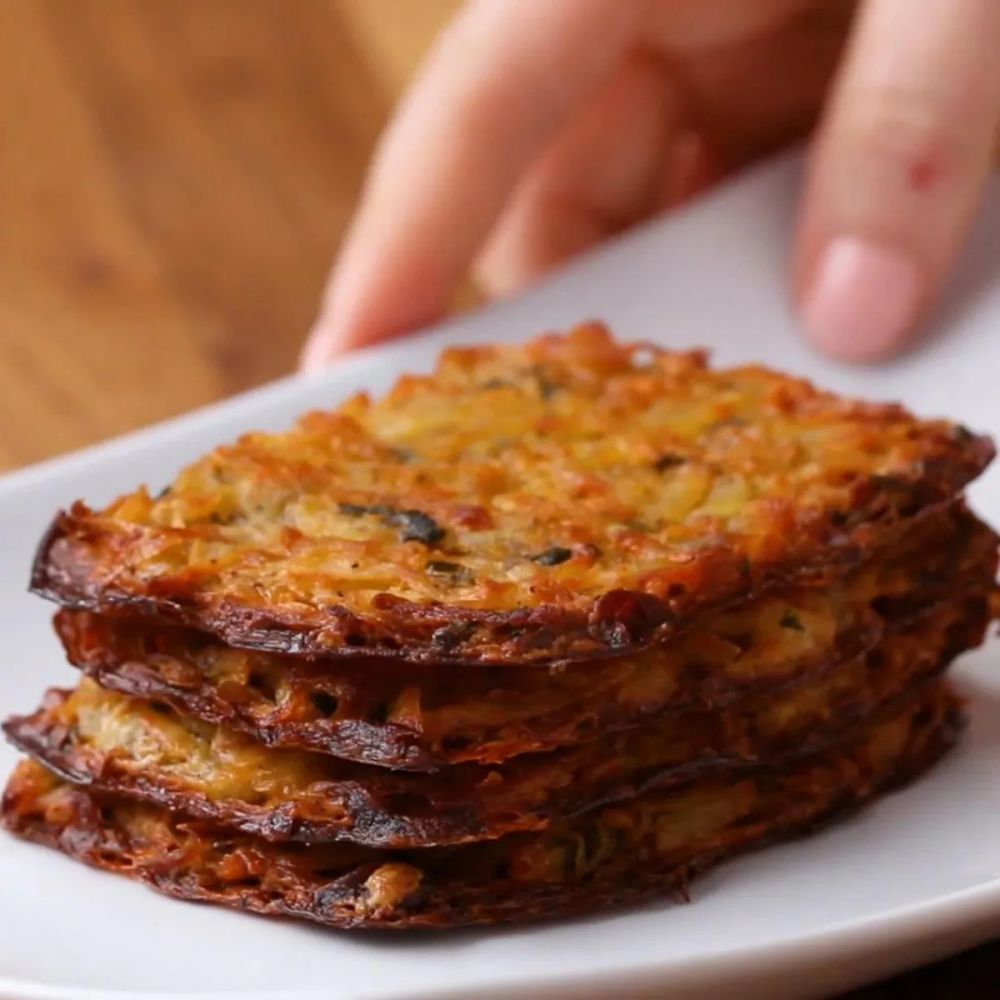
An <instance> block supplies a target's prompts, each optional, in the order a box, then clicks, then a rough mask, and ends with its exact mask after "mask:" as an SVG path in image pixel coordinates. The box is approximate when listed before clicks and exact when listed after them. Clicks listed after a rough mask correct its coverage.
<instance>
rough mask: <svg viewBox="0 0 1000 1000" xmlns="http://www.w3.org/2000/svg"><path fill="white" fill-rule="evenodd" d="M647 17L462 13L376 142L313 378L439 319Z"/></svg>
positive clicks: (553, 0) (633, 10)
mask: <svg viewBox="0 0 1000 1000" xmlns="http://www.w3.org/2000/svg"><path fill="white" fill-rule="evenodd" d="M641 7H642V4H641V3H639V2H632V0H626V2H620V3H607V0H547V2H546V3H536V2H534V0H476V2H474V3H471V4H470V5H468V6H467V7H466V8H464V9H463V10H462V11H461V13H460V14H459V15H458V17H457V18H456V19H455V20H454V21H453V22H452V23H451V25H450V26H449V27H448V28H447V29H446V31H445V32H444V33H443V34H442V36H441V37H440V39H439V40H438V42H437V44H436V45H435V47H434V49H433V50H432V51H431V53H430V55H429V57H428V59H427V61H426V63H425V65H424V67H423V69H422V70H421V72H420V74H419V75H418V78H417V80H416V82H415V83H414V84H413V86H412V88H411V90H410V92H409V94H408V95H407V97H406V98H405V100H404V101H403V103H402V105H401V106H400V108H399V110H398V112H397V114H396V116H395V118H394V119H393V121H392V122H391V124H390V125H389V128H388V129H387V131H386V133H385V135H384V136H383V139H382V141H381V142H380V145H379V149H378V150H377V153H376V156H375V160H374V164H373V166H372V168H371V170H370V173H369V176H368V179H367V182H366V185H365V190H364V193H363V195H362V200H361V206H360V208H359V210H358V212H357V214H356V215H355V218H354V221H353V223H352V225H351V229H350V232H349V234H348V237H347V239H346V242H345V245H344V248H343V251H342V254H341V257H340V260H339V262H338V264H337V266H336V268H335V270H334V272H333V274H332V276H331V279H330V283H329V285H328V288H327V292H326V295H325V299H324V304H323V308H322V311H321V313H320V318H319V320H318V322H317V324H316V327H315V328H314V330H313V332H312V334H311V335H310V337H309V341H308V343H307V345H306V348H305V350H304V352H303V356H302V365H303V367H305V368H307V369H309V368H316V367H320V366H322V365H323V364H325V363H326V362H327V361H328V360H329V359H330V358H332V357H333V356H335V355H336V354H337V353H339V352H341V351H343V350H346V349H348V348H350V347H356V346H359V345H361V344H366V343H371V342H373V341H377V340H381V339H385V338H387V337H391V336H393V335H396V334H399V333H402V332H405V331H407V330H411V329H414V328H416V327H419V326H422V325H425V324H426V323H428V322H430V321H431V320H433V319H435V318H436V317H438V316H439V315H440V314H441V313H442V312H443V310H444V306H445V304H446V302H447V300H448V297H449V295H450V294H451V292H452V290H453V289H454V288H455V286H456V284H457V283H458V281H459V280H460V279H461V277H462V276H463V275H464V273H465V272H466V270H467V269H468V267H469V264H470V263H471V261H472V259H473V257H474V256H475V254H476V251H477V250H478V249H479V247H480V246H481V244H482V243H483V241H484V240H485V238H486V236H487V235H488V233H489V231H490V229H491V227H492V225H493V223H494V221H495V220H496V218H497V216H498V215H499V213H500V210H501V208H502V207H503V205H504V203H505V201H506V199H507V197H508V195H509V194H510V192H511V191H512V190H513V188H514V186H515V184H516V182H517V180H518V178H519V176H520V174H521V172H522V171H523V170H524V168H525V167H526V166H527V165H528V164H529V163H530V162H531V160H532V159H533V158H534V157H535V156H536V155H537V154H538V152H539V151H540V149H541V148H542V146H543V145H544V143H545V141H546V139H547V138H548V137H549V136H551V135H552V133H553V132H554V131H555V130H556V128H558V126H559V125H560V124H561V123H562V122H563V121H564V120H565V119H566V117H567V116H568V115H569V113H570V112H571V111H572V109H573V108H574V107H575V106H576V105H577V103H578V102H579V101H581V100H582V99H584V98H585V97H586V95H587V94H588V93H589V92H591V91H592V90H593V89H595V88H596V87H597V86H599V85H600V83H601V82H602V81H603V80H604V79H605V78H606V77H607V76H608V75H609V74H610V72H611V71H612V70H613V68H614V67H615V65H616V64H617V62H618V61H619V60H620V59H621V57H622V55H623V54H624V52H625V50H626V49H627V48H628V47H629V45H630V43H631V41H632V40H633V38H634V37H635V35H636V33H637V32H636V25H637V22H638V12H639V10H640V9H641Z"/></svg>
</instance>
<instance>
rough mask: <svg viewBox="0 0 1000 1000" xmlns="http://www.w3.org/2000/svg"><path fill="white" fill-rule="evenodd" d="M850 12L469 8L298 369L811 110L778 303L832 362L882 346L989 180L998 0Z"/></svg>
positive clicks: (418, 101)
mask: <svg viewBox="0 0 1000 1000" xmlns="http://www.w3.org/2000/svg"><path fill="white" fill-rule="evenodd" d="M854 6H855V5H854V4H853V3H852V2H850V0H819V2H817V0H740V2H737V0H614V2H612V0H541V2H539V0H472V2H470V3H468V4H467V5H466V6H465V7H464V8H463V10H462V11H461V12H460V13H459V15H458V16H457V17H456V18H455V20H454V21H453V22H452V23H451V25H450V26H449V27H448V28H447V29H446V30H445V32H444V33H443V34H442V36H441V37H440V38H439V40H438V42H437V44H436V46H435V47H434V49H433V50H432V52H431V53H430V55H429V57H428V58H427V61H426V63H425V65H424V67H423V69H422V71H421V72H420V74H419V75H418V77H417V79H416V82H415V83H414V84H413V86H412V88H411V89H410V91H409V93H408V94H407V95H406V97H405V98H404V100H403V102H402V104H401V106H400V108H399V110H398V112H397V114H396V116H395V118H394V119H393V121H392V123H391V124H390V126H389V128H388V129H387V131H386V133H385V135H384V136H383V138H382V141H381V143H380V145H379V148H378V151H377V153H376V156H375V159H374V163H373V166H372V168H371V171H370V174H369V177H368V180H367V183H366V187H365V191H364V195H363V197H362V200H361V206H360V208H359V210H358V212H357V215H356V217H355V219H354V222H353V224H352V226H351V229H350V232H349V234H348V237H347V240H346V242H345V245H344V249H343V252H342V254H341V257H340V260H339V262H338V264H337V266H336V268H335V270H334V272H333V274H332V276H331V279H330V283H329V286H328V289H327V294H326V297H325V303H324V307H323V310H322V312H321V315H320V318H319V320H318V321H317V324H316V326H315V328H314V330H313V332H312V334H311V335H310V338H309V341H308V343H307V345H306V348H305V351H304V352H303V367H305V368H308V369H311V368H317V367H321V366H322V365H324V364H325V363H327V362H328V361H329V360H331V359H332V358H333V357H335V356H336V355H337V354H339V353H341V352H343V351H345V350H349V349H350V348H352V347H356V346H360V345H363V344H368V343H372V342H375V341H379V340H383V339H387V338H390V337H394V336H398V335H400V334H403V333H406V332H408V331H410V330H413V329H415V328H417V327H420V326H423V325H426V324H428V323H430V322H432V321H434V320H435V319H437V318H438V317H439V316H441V315H442V313H443V312H444V311H445V310H446V308H447V305H448V302H449V299H450V297H451V295H452V293H453V292H454V290H455V288H456V286H457V285H458V284H459V282H460V281H461V279H462V278H463V276H464V275H466V273H467V272H468V271H469V268H470V267H472V266H474V267H475V273H476V276H477V278H478V281H479V284H480V287H481V288H482V289H483V290H484V291H485V292H486V293H487V294H489V295H502V294H505V293H508V292H511V291H514V290H516V289H517V288H520V287H522V286H523V285H525V284H527V283H529V282H530V281H532V280H533V279H535V278H536V277H538V276H539V275H540V274H542V273H544V272H545V271H546V270H548V269H549V268H551V267H552V266H554V265H556V264H558V263H559V262H561V261H563V260H565V259H567V258H568V257H571V256H572V255H574V254H576V253H578V252H580V251H582V250H584V249H586V248H587V247H589V246H592V245H594V244H596V243H598V242H600V241H601V240H602V239H604V238H606V237H608V236H609V235H612V234H613V233H616V232H619V231H621V230H622V229H625V228H627V227H629V226H630V225H632V224H634V223H636V222H638V221H640V220H642V219H644V218H647V217H648V216H650V215H652V214H655V213H657V212H659V211H662V210H663V209H665V208H668V207H670V206H671V205H674V204H676V203H678V202H680V201H682V200H684V199H685V198H686V197H689V196H690V195H691V194H693V193H695V192H697V191H699V190H701V189H703V188H704V187H706V186H707V185H708V184H710V183H711V182H712V181H714V180H715V179H717V178H719V177H721V176H723V175H724V174H726V173H727V172H729V171H731V170H733V169H735V168H737V167H739V166H742V165H743V164H745V163H747V162H750V161H751V160H753V159H755V158H756V157H758V156H760V155H761V154H763V153H766V152H768V151H770V150H772V149H774V148H776V147H778V146H780V145H781V144H783V143H784V142H786V141H788V140H789V139H790V138H793V137H795V136H797V135H801V134H803V133H804V132H805V131H806V130H808V128H809V127H810V126H811V125H812V124H813V122H814V120H815V118H816V115H817V114H818V113H819V112H820V110H821V118H820V122H819V128H818V132H817V134H816V136H815V139H814V142H813V148H812V154H811V157H810V167H809V170H808V172H807V179H806V183H805V190H804V191H803V193H802V197H801V204H800V209H799V219H798V225H797V236H796V240H795V247H794V259H793V267H792V271H793V278H792V285H793V289H794V293H793V294H794V298H795V302H796V305H797V308H798V312H799V315H800V317H801V320H802V324H803V326H804V328H805V330H806V332H807V334H808V335H809V336H810V337H811V338H812V340H813V341H814V342H815V343H816V344H817V345H818V346H819V347H820V348H821V349H823V350H825V351H827V352H828V353H830V354H832V355H834V356H836V357H840V358H842V359H845V360H850V361H873V360H878V359H881V358H885V357H888V356H891V355H893V354H895V353H897V352H898V351H899V350H901V349H902V348H903V347H904V346H905V345H906V344H907V343H908V342H909V341H910V340H911V339H912V337H913V334H914V331H915V329H916V327H917V325H918V323H919V321H920V319H921V317H922V316H923V315H924V314H925V313H926V311H927V309H928V308H929V306H930V305H931V304H932V303H933V301H934V299H935V297H936V296H937V294H938V293H939V291H940V289H941V286H942V284H943V282H944V280H945V278H946V276H947V273H948V270H949V268H950V266H951V264H952V262H953V260H954V259H955V257H956V255H957V252H958V249H959V247H960V244H961V241H962V238H963V235H964V234H965V231H966V229H967V227H968V224H969V222H970V220H971V218H972V216H973V214H974V210H975V206H976V203H977V199H978V197H979V195H980V193H981V191H982V187H983V183H984V181H985V178H986V176H987V174H988V172H989V170H990V164H991V162H992V157H993V151H994V143H995V138H996V132H997V125H998V121H1000V55H998V53H1000V2H998V0H863V2H862V3H861V4H860V9H859V10H858V12H857V15H856V18H855V20H854V23H853V27H852V26H851V16H852V14H853V12H854ZM849 28H850V38H849V41H847V42H846V43H845V40H846V39H848V29H849ZM835 70H836V73H834V71H835Z"/></svg>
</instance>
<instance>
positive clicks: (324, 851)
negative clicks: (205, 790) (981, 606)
mask: <svg viewBox="0 0 1000 1000" xmlns="http://www.w3.org/2000/svg"><path fill="white" fill-rule="evenodd" d="M960 723H961V717H960V712H959V711H958V708H957V706H956V703H955V702H954V701H953V700H952V699H950V698H947V697H943V696H942V695H941V694H940V693H937V694H930V695H928V696H926V697H924V698H922V699H920V700H918V702H917V703H916V704H915V705H914V706H911V707H908V708H907V709H905V710H904V711H903V712H902V713H901V715H900V717H899V718H897V719H896V720H891V721H889V722H888V725H889V726H904V725H905V730H897V731H896V735H895V736H890V739H891V740H892V748H891V749H890V750H888V751H887V750H886V749H885V747H884V745H883V746H882V747H881V748H880V746H879V744H880V742H881V743H883V744H884V741H885V737H886V736H887V735H889V734H890V733H891V730H886V729H885V725H886V724H885V723H883V724H882V725H881V727H879V726H876V727H873V729H872V731H871V733H870V734H866V735H865V736H864V737H862V738H861V739H860V740H859V741H858V742H857V743H856V744H854V745H853V746H852V747H851V748H849V749H845V750H842V751H839V752H836V753H831V754H829V755H827V756H820V757H814V758H810V759H807V760H805V761H803V762H801V763H799V764H798V765H796V766H795V767H794V768H792V769H790V770H788V771H785V772H781V773H772V774H769V775H767V776H764V775H763V774H762V775H761V777H760V778H758V779H756V780H755V782H754V789H755V790H754V792H753V795H752V796H751V798H750V799H749V800H748V804H747V809H748V810H749V811H748V812H746V813H745V814H741V815H734V816H732V817H731V818H729V817H727V818H725V819H724V820H720V821H719V823H718V824H717V825H716V826H714V827H713V826H706V828H705V829H704V830H703V832H702V835H701V836H700V838H698V839H696V840H695V841H694V842H683V843H682V844H681V845H679V846H675V847H673V848H672V849H670V850H669V851H668V852H667V853H666V854H662V853H656V851H659V848H657V849H655V851H654V854H653V855H651V854H650V853H649V851H650V850H654V849H653V848H652V847H649V848H647V849H646V854H645V856H644V857H641V858H640V854H639V853H638V851H637V849H636V843H635V842H633V841H628V846H627V847H625V848H621V847H619V848H615V849H614V850H613V851H612V853H610V854H604V855H600V854H598V855H595V861H594V862H593V864H592V865H589V866H585V867H584V869H583V872H584V874H582V875H581V874H579V873H578V872H579V869H578V868H575V867H574V866H572V865H571V866H570V868H569V869H561V870H562V872H563V874H561V875H560V876H559V877H558V878H556V877H554V875H546V876H545V880H544V881H539V880H538V879H539V878H540V877H541V876H538V875H534V874H532V873H531V871H528V873H527V874H525V873H524V872H523V871H522V873H521V874H520V875H517V874H516V873H517V872H518V871H521V869H519V868H518V865H523V864H524V862H525V859H526V858H531V857H532V856H533V852H534V853H535V854H537V851H535V845H536V844H537V845H538V847H539V848H540V849H541V850H542V853H543V854H545V853H546V852H547V851H549V850H550V849H551V848H550V846H549V845H550V844H551V843H553V842H552V841H551V837H550V835H548V834H543V835H537V834H529V835H514V836H513V837H509V838H505V839H504V840H502V841H498V842H493V844H488V845H473V846H470V847H465V848H458V849H443V850H437V851H435V850H430V851H425V852H414V853H411V854H405V853H404V854H384V853H381V854H380V853H377V852H375V853H371V852H369V853H366V852H365V851H364V850H363V849H355V850H354V852H353V853H352V852H350V851H348V852H346V853H345V852H344V850H343V849H342V848H320V847H311V848H299V849H293V848H291V847H289V846H284V847H277V846H275V845H267V844H264V843H263V842H260V841H254V840H251V839H246V838H240V837H235V838H234V837H232V836H228V835H222V834H219V833H217V832H216V833H213V831H212V830H211V828H210V827H206V826H202V825H199V824H197V823H192V822H190V821H184V820H180V819H177V818H171V817H170V816H169V815H168V814H166V813H165V812H163V811H162V810H158V809H157V808H156V807H152V806H136V805H130V806H128V807H127V808H125V809H124V812H123V811H122V810H123V807H122V806H120V805H119V804H117V803H116V801H115V800H114V799H108V798H104V797H102V796H100V795H97V794H95V793H94V792H93V791H91V790H87V789H84V788H76V787H72V786H67V785H63V786H60V785H59V784H58V782H57V781H56V779H54V778H52V777H51V776H48V777H47V776H46V773H45V772H44V771H43V769H41V768H40V766H39V765H37V764H34V763H32V762H24V763H22V764H21V765H20V767H19V768H18V770H17V771H16V772H15V774H14V776H13V777H12V779H11V781H10V783H9V785H8V788H7V790H6V793H5V795H4V800H3V822H4V825H5V826H6V827H7V828H8V829H9V830H11V831H12V832H14V833H16V834H18V835H19V836H21V837H24V838H25V839H28V840H33V841H36V842H38V843H42V844H45V845H47V846H50V847H55V848H57V849H59V850H61V851H63V852H64V853H66V854H68V855H70V856H71V857H74V858H77V859H78V860H81V861H83V862H85V863H87V864H90V865H92V866H94V867H98V868H103V869H105V870H109V871H117V872H120V873H122V874H126V875H129V876H130V877H132V878H136V879H139V880H141V881H144V882H146V883H147V884H149V885H151V886H153V887H154V888H156V889H158V890H160V891H161V892H164V893H167V894H168V895H172V896H176V897H179V898H182V899H190V900H197V901H203V902H211V903H217V904H222V905H226V906H232V907H236V908H239V909H242V910H246V911H250V912H254V913H259V914H265V915H270V916H283V917H295V918H299V919H305V920H310V921H315V922H317V923H320V924H325V925H327V926H331V927H340V928H357V927H368V928H377V929H382V928H387V929H388V928H391V929H408V928H446V927H457V926H463V925H472V924H492V923H498V922H517V923H524V922H528V921H533V920H539V919H544V918H548V917H554V916H567V915H571V914H575V913H583V912H587V911H591V910H595V909H603V908H607V907H611V906H618V905H621V904H625V903H633V902H636V901H639V900H642V899H647V898H651V897H655V896H663V895H671V894H675V893H678V892H681V893H683V892H684V890H685V888H686V885H687V882H688V880H689V879H690V877H691V876H692V875H694V874H697V873H698V872H700V871H702V870H704V869H705V868H707V867H710V866H711V865H714V864H715V863H717V862H719V861H720V860H722V859H724V858H725V857H727V856H730V855H732V854H736V853H740V852H743V851H747V850H750V849H753V848H756V847H759V846H761V845H763V844H766V843H770V842H773V841H775V840H780V839H785V838H788V837H791V836H795V835H797V834H801V833H805V832H808V831H810V830H812V829H815V828H816V827H817V826H818V825H820V824H822V823H824V822H827V821H829V820H830V819H832V818H834V817H836V816H837V815H840V814H842V813H844V812H845V811H849V810H853V809H856V808H858V807H860V806H861V805H863V804H864V803H865V802H867V801H868V800H869V799H870V798H872V797H873V796H874V795H876V794H878V793H880V792H883V791H885V790H886V789H888V788H890V787H893V786H895V785H899V784H902V783H904V782H906V781H908V780H910V779H911V778H913V777H915V776H916V775H918V774H919V773H920V772H922V771H923V770H924V769H926V768H927V767H929V766H930V765H931V764H932V763H933V762H934V761H935V760H937V759H938V757H940V755H941V754H942V753H943V752H944V751H945V750H947V749H948V747H949V746H951V744H952V743H953V742H954V739H955V736H956V733H957V731H958V729H959V727H960ZM733 787H734V786H731V785H717V784H714V785H713V784H712V783H711V782H708V783H706V785H705V790H706V791H707V792H708V793H709V795H712V794H720V795H725V794H727V791H726V790H727V788H728V789H729V791H730V792H731V791H732V789H733ZM713 789H715V791H714V792H713ZM650 794H651V795H652V796H656V795H658V794H659V793H655V792H654V793H650ZM646 801H648V799H647V798H646V797H643V798H641V799H638V800H635V803H634V804H633V805H631V806H628V807H626V808H625V809H624V810H623V809H621V808H620V807H612V809H611V810H610V812H606V813H602V814H601V815H600V820H599V821H600V823H602V824H607V823H611V824H612V828H614V824H615V823H618V824H619V825H620V823H621V822H622V821H623V819H627V817H628V816H629V815H630V812H629V810H630V809H636V808H643V807H644V803H645V802H646ZM612 814H614V815H612ZM587 824H589V825H587V826H584V827H580V829H579V832H578V833H577V834H575V836H576V837H577V838H582V839H580V840H579V842H580V844H581V845H582V844H584V843H586V830H587V829H590V828H591V826H592V821H591V820H589V819H588V820H587ZM602 828H603V827H602ZM573 836H574V835H573V833H572V828H571V830H570V842H572V838H573ZM630 836H631V835H630ZM539 837H542V838H543V839H542V840H538V838H539ZM642 842H643V841H641V839H640V843H642ZM598 849H599V848H598ZM498 852H499V853H498ZM511 866H513V867H511Z"/></svg>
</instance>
